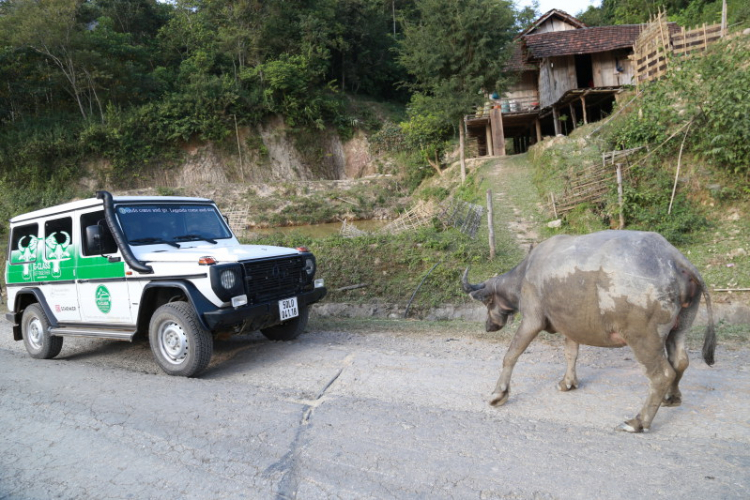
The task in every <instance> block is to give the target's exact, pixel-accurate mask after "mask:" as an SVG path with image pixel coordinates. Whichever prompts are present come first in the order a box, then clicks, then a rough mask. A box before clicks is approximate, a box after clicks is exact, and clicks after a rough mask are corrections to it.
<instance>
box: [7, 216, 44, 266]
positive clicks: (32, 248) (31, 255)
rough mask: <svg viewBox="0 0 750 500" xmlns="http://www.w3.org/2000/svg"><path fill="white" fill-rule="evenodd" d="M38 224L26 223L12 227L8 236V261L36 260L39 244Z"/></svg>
mask: <svg viewBox="0 0 750 500" xmlns="http://www.w3.org/2000/svg"><path fill="white" fill-rule="evenodd" d="M38 234H39V224H36V223H34V224H27V225H25V226H17V227H14V228H13V232H12V234H11V236H10V263H11V264H24V263H27V262H35V261H36V248H37V245H38V244H39V238H38V237H37V236H38Z"/></svg>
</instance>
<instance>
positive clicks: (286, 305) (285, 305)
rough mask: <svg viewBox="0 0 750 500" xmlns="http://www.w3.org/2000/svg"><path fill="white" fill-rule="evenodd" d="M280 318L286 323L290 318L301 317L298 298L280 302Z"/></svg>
mask: <svg viewBox="0 0 750 500" xmlns="http://www.w3.org/2000/svg"><path fill="white" fill-rule="evenodd" d="M279 316H280V317H281V321H286V320H288V319H290V318H296V317H297V316H299V308H298V307H297V297H292V298H291V299H284V300H280V301H279Z"/></svg>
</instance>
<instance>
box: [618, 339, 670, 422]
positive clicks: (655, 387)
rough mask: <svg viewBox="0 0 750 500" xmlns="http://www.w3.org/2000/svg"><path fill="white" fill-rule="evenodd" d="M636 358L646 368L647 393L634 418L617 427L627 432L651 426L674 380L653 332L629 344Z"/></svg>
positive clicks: (661, 347) (661, 344) (660, 344)
mask: <svg viewBox="0 0 750 500" xmlns="http://www.w3.org/2000/svg"><path fill="white" fill-rule="evenodd" d="M630 347H631V349H632V350H633V354H635V357H636V359H638V361H639V362H640V363H641V364H642V365H643V366H644V368H645V369H646V376H647V377H648V379H649V381H650V384H649V394H648V397H647V398H646V403H645V404H644V405H643V409H642V410H641V412H640V413H639V414H638V415H636V416H635V417H634V418H632V419H630V420H628V421H626V422H624V423H622V424H621V425H620V426H619V427H618V428H617V429H618V430H622V431H627V432H643V431H647V430H648V429H649V428H650V427H651V422H652V421H653V420H654V416H656V412H657V411H659V407H660V406H661V403H662V400H663V399H664V396H665V395H666V394H667V391H668V390H669V388H670V387H671V386H672V383H673V382H674V380H675V377H676V373H675V370H674V369H673V368H672V365H671V364H670V363H669V361H668V360H667V357H666V356H665V354H664V344H663V343H662V340H661V337H660V336H659V335H658V334H657V333H656V332H654V333H653V334H650V335H648V336H647V337H646V338H644V339H643V342H640V343H634V344H631V346H630Z"/></svg>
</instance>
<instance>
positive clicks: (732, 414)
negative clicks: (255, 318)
mask: <svg viewBox="0 0 750 500" xmlns="http://www.w3.org/2000/svg"><path fill="white" fill-rule="evenodd" d="M480 328H481V325H480V324H477V330H479V329H480ZM312 330H313V331H312V332H310V333H308V334H306V335H304V336H303V337H302V338H300V339H299V340H297V341H295V342H285V343H272V342H267V341H265V340H264V339H263V338H262V337H260V336H244V337H236V338H234V339H232V340H229V341H224V342H219V343H218V344H217V347H216V354H215V357H214V361H213V362H212V364H211V366H210V367H209V369H208V371H207V372H206V373H205V375H204V376H202V377H201V378H199V379H183V378H175V377H169V376H167V375H164V374H162V373H161V372H160V371H159V369H158V368H157V367H156V365H155V363H154V362H153V361H152V359H151V353H150V350H149V348H148V345H147V344H146V343H145V342H136V343H134V344H127V343H118V342H104V341H88V340H81V339H76V340H66V344H65V347H64V348H63V352H62V353H61V355H60V356H59V358H57V359H55V360H49V361H41V360H34V359H31V358H29V357H28V356H27V355H26V354H25V351H23V344H22V343H14V342H13V341H12V340H10V332H9V329H8V327H7V325H6V324H3V325H2V326H0V398H1V401H2V402H1V403H0V428H2V432H1V433H0V498H2V499H6V498H13V499H15V498H40V499H42V498H44V499H47V498H59V499H73V498H76V499H80V498H108V499H119V498H133V499H145V498H151V499H170V500H172V499H178V498H179V499H190V498H200V499H205V498H222V499H224V498H228V499H232V498H251V499H255V498H262V499H265V498H269V499H273V498H278V499H286V498H302V499H318V498H325V499H327V498H346V499H350V498H430V499H432V498H471V499H495V498H496V499H501V498H502V499H505V498H521V499H525V498H534V499H554V498H560V499H568V498H572V499H575V498H581V499H590V498H612V499H618V498H623V499H625V498H628V499H632V498H743V499H744V498H750V363H748V361H750V351H748V350H746V349H740V350H727V349H721V348H720V349H719V351H718V353H717V359H718V363H717V365H716V366H715V367H714V368H708V367H706V366H705V365H704V364H703V362H702V361H699V359H698V357H697V354H695V353H693V354H691V362H692V366H691V367H690V368H689V369H688V371H687V374H686V376H685V379H683V385H682V387H683V397H684V403H683V406H681V407H679V408H665V409H662V410H661V411H660V412H659V414H658V415H657V417H656V421H655V423H654V426H653V428H652V431H651V432H650V433H648V434H644V435H630V434H624V433H617V432H614V431H613V430H612V429H613V428H614V427H615V426H616V425H617V424H618V423H619V422H620V421H621V420H622V419H623V418H625V417H631V416H632V415H633V414H634V413H635V412H636V411H637V410H638V409H639V406H640V404H641V402H642V401H643V399H644V397H645V395H646V391H647V383H646V379H645V378H644V377H643V375H642V374H641V372H640V369H639V368H638V366H637V365H636V363H635V362H634V361H633V360H632V359H631V354H630V352H629V351H628V350H627V349H620V350H604V349H595V348H583V349H582V353H581V358H580V367H579V378H580V379H581V388H580V389H579V390H578V391H574V392H571V393H560V392H558V391H557V390H556V385H557V381H558V379H559V378H560V377H561V376H562V373H563V357H562V351H561V348H560V347H559V346H556V345H550V344H549V343H544V342H537V343H535V344H532V347H531V348H530V350H529V352H527V353H526V354H525V355H524V357H522V358H521V361H520V362H519V365H518V366H517V368H516V372H515V374H514V379H513V386H512V394H511V400H510V401H509V403H508V404H507V405H506V406H505V407H503V408H498V409H495V408H490V407H489V406H488V405H487V403H486V400H487V397H488V395H489V393H490V392H491V390H492V387H493V385H494V382H495V378H496V377H497V375H498V372H499V366H500V362H501V359H502V355H503V353H504V350H505V342H503V341H498V340H496V339H493V338H491V337H488V338H484V337H482V336H470V335H455V336H452V335H451V334H450V333H445V331H441V333H436V334H423V333H421V334H404V333H403V332H400V333H399V332H395V333H394V332H390V333H389V332H387V331H373V332H370V333H341V332H328V331H319V330H317V329H316V328H315V323H314V322H313V324H312Z"/></svg>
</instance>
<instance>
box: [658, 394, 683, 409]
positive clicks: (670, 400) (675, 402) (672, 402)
mask: <svg viewBox="0 0 750 500" xmlns="http://www.w3.org/2000/svg"><path fill="white" fill-rule="evenodd" d="M681 404H682V397H681V396H678V395H675V394H672V395H671V396H666V397H665V398H664V400H662V402H661V405H662V406H680V405H681Z"/></svg>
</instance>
